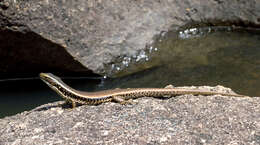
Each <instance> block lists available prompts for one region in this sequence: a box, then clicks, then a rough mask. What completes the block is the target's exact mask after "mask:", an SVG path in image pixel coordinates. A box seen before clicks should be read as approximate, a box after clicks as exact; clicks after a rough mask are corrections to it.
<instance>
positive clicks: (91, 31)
mask: <svg viewBox="0 0 260 145" xmlns="http://www.w3.org/2000/svg"><path fill="white" fill-rule="evenodd" d="M188 24H189V25H190V26H192V25H193V26H198V25H233V24H234V25H240V26H241V25H242V26H252V27H259V24H260V1H259V0H229V1H224V0H208V1H205V0H185V1H179V0H167V1H166V0H162V1H161V0H154V1H151V0H77V1H49V0H26V1H20V0H4V1H0V35H2V37H0V52H3V53H0V58H1V63H3V64H5V65H3V64H0V66H6V64H9V62H10V66H8V67H0V69H1V70H0V71H5V72H9V71H12V70H14V71H15V70H16V66H17V65H12V64H13V61H12V59H13V58H16V61H18V63H19V64H26V63H27V64H28V65H29V64H30V65H31V66H34V67H36V68H37V65H39V64H41V66H43V64H45V67H47V68H48V67H51V68H57V69H59V68H58V67H57V66H61V65H62V62H63V65H62V67H61V68H64V67H68V68H69V69H70V70H74V71H86V70H87V69H90V70H93V71H94V72H96V73H100V74H104V73H108V72H110V69H111V68H110V67H111V66H112V64H114V63H115V62H117V61H118V60H117V58H118V57H129V58H130V56H133V58H135V59H137V58H138V55H139V52H140V50H143V49H145V47H146V46H147V45H149V44H151V43H152V42H153V38H154V37H155V36H157V35H158V34H161V33H162V32H166V31H168V30H177V29H178V28H180V27H182V26H185V25H188ZM6 35H7V36H10V35H11V36H10V37H4V36H6ZM34 35H37V36H36V37H37V38H38V39H37V41H35V40H33V39H30V37H31V36H34ZM28 37H29V38H28ZM9 38H15V39H12V40H10V39H9ZM41 40H43V41H44V42H42V41H41ZM23 42H24V43H23ZM15 44H16V45H15ZM33 44H38V45H36V46H35V45H33ZM39 44H41V45H40V46H39ZM52 45H55V47H58V48H59V49H53V48H52V47H54V46H52ZM56 45H57V46H56ZM51 46H52V47H51ZM20 47H21V48H20ZM60 48H61V49H64V48H65V49H66V50H64V51H63V50H60ZM10 49H11V50H10ZM19 49H20V50H21V49H23V50H25V49H26V51H22V52H23V53H21V51H18V52H17V50H19ZM35 50H37V51H35ZM38 51H39V52H45V53H46V51H48V52H49V53H48V54H45V53H37V52H38ZM60 51H61V52H69V53H70V55H71V56H72V58H64V57H62V56H59V57H57V56H55V55H54V56H52V57H50V58H49V54H55V53H60ZM21 54H22V55H21ZM64 55H65V54H64ZM60 57H62V59H60ZM38 58H40V60H39V59H38ZM55 58H56V59H55ZM57 58H58V59H57ZM74 59H75V60H77V61H79V62H80V63H81V64H83V66H84V67H86V68H87V69H86V68H85V69H82V66H81V64H80V63H79V62H77V63H76V62H75V63H69V62H73V61H74ZM3 60H4V61H3ZM63 60H67V61H68V62H67V61H65V62H64V61H63ZM128 60H129V59H128ZM33 62H34V63H33ZM53 62H55V63H54V64H53ZM28 65H22V66H20V67H25V68H26V66H28ZM20 67H18V68H20ZM43 67H44V66H43ZM30 68H31V69H32V67H30ZM105 68H107V69H105ZM109 68H110V69H109ZM20 70H26V69H20Z"/></svg>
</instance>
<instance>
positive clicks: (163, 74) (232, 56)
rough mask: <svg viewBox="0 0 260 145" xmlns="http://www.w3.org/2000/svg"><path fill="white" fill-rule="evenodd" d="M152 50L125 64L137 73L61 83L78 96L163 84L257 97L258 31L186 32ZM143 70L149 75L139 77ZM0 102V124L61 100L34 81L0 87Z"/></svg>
mask: <svg viewBox="0 0 260 145" xmlns="http://www.w3.org/2000/svg"><path fill="white" fill-rule="evenodd" d="M152 50H153V52H152V53H151V54H150V55H149V61H143V62H141V63H135V64H129V63H127V65H129V66H128V69H131V70H134V71H136V72H137V71H139V72H138V73H133V74H131V75H127V76H124V77H118V78H115V79H111V78H107V79H101V78H96V79H87V78H79V79H65V80H64V81H65V82H66V83H68V84H69V85H71V86H72V87H73V88H76V89H79V90H83V91H98V90H104V89H112V88H137V87H164V86H166V85H168V84H173V85H174V86H191V85H198V86H199V85H210V86H216V85H223V86H226V87H229V88H232V89H233V90H234V91H236V92H237V93H240V94H245V95H250V96H260V33H259V31H257V30H243V29H239V30H234V29H231V28H227V27H220V28H216V29H213V28H201V29H189V30H184V31H180V32H179V33H177V34H176V33H168V34H166V35H165V36H164V37H163V38H161V39H159V40H158V42H157V43H156V44H154V46H152ZM146 58H148V57H146ZM143 68H148V69H146V70H144V71H140V70H142V69H143ZM124 71H125V72H127V69H126V70H124ZM124 71H121V72H119V75H118V76H121V75H122V74H124ZM115 76H116V75H115ZM0 98H1V102H0V118H1V117H4V116H9V115H13V114H16V113H19V112H22V111H24V110H31V109H33V108H35V107H37V106H39V105H41V104H45V103H49V102H54V101H58V100H62V99H61V97H59V96H58V95H57V94H56V93H55V92H54V91H52V90H51V89H50V88H49V87H48V86H47V85H46V84H44V83H43V82H42V81H41V80H39V79H32V80H20V81H17V80H16V81H0Z"/></svg>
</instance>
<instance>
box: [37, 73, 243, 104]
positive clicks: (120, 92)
mask: <svg viewBox="0 0 260 145" xmlns="http://www.w3.org/2000/svg"><path fill="white" fill-rule="evenodd" d="M40 78H41V79H42V80H43V81H44V82H45V83H46V84H47V85H48V86H50V87H51V88H52V89H53V90H54V91H56V92H57V93H58V94H59V95H60V96H62V97H63V98H64V99H66V100H69V101H70V102H72V103H80V104H89V105H97V104H101V103H104V102H110V101H117V102H121V101H125V100H128V99H135V98H139V97H164V96H167V97H168V96H176V95H183V94H193V95H223V96H235V97H248V96H244V95H239V94H229V93H221V92H212V91H205V90H188V89H182V88H132V89H114V90H106V91H100V92H93V93H90V92H81V91H77V90H74V89H73V88H71V87H69V86H68V85H66V84H65V83H64V82H63V81H62V80H61V79H60V78H59V77H57V76H55V75H53V74H50V73H41V74H40Z"/></svg>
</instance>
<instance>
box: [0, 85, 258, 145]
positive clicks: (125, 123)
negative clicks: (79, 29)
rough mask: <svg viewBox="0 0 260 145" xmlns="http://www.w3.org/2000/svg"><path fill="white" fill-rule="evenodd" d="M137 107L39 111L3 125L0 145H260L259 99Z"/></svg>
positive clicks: (202, 99)
mask: <svg viewBox="0 0 260 145" xmlns="http://www.w3.org/2000/svg"><path fill="white" fill-rule="evenodd" d="M204 88H209V89H214V90H217V91H221V90H222V91H225V92H228V91H230V90H229V89H225V88H223V87H220V86H219V87H215V88H211V87H204ZM134 101H135V102H137V103H136V104H134V105H120V104H117V103H105V104H101V105H98V106H87V105H84V106H79V107H76V108H74V109H62V108H60V107H58V106H57V104H58V103H61V102H56V103H50V104H46V105H43V106H39V107H38V108H35V109H34V110H31V111H28V112H23V113H21V114H18V115H15V116H11V117H5V118H3V119H0V144H1V145H2V144H4V145H5V144H12V145H16V144H17V145H20V144H37V145H43V144H180V145H182V144H260V98H259V97H245V98H238V97H227V96H220V95H214V96H207V97H206V96H200V95H199V96H193V95H182V96H177V97H173V98H170V99H166V100H165V99H155V98H148V97H145V98H139V99H136V100H134Z"/></svg>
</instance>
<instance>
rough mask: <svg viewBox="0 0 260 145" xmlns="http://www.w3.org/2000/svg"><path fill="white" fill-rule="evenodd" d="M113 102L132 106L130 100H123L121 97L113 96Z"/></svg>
mask: <svg viewBox="0 0 260 145" xmlns="http://www.w3.org/2000/svg"><path fill="white" fill-rule="evenodd" d="M112 98H113V101H115V102H117V103H120V104H121V105H126V104H134V102H133V100H132V99H129V100H125V99H124V98H123V97H122V96H113V97H112Z"/></svg>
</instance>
